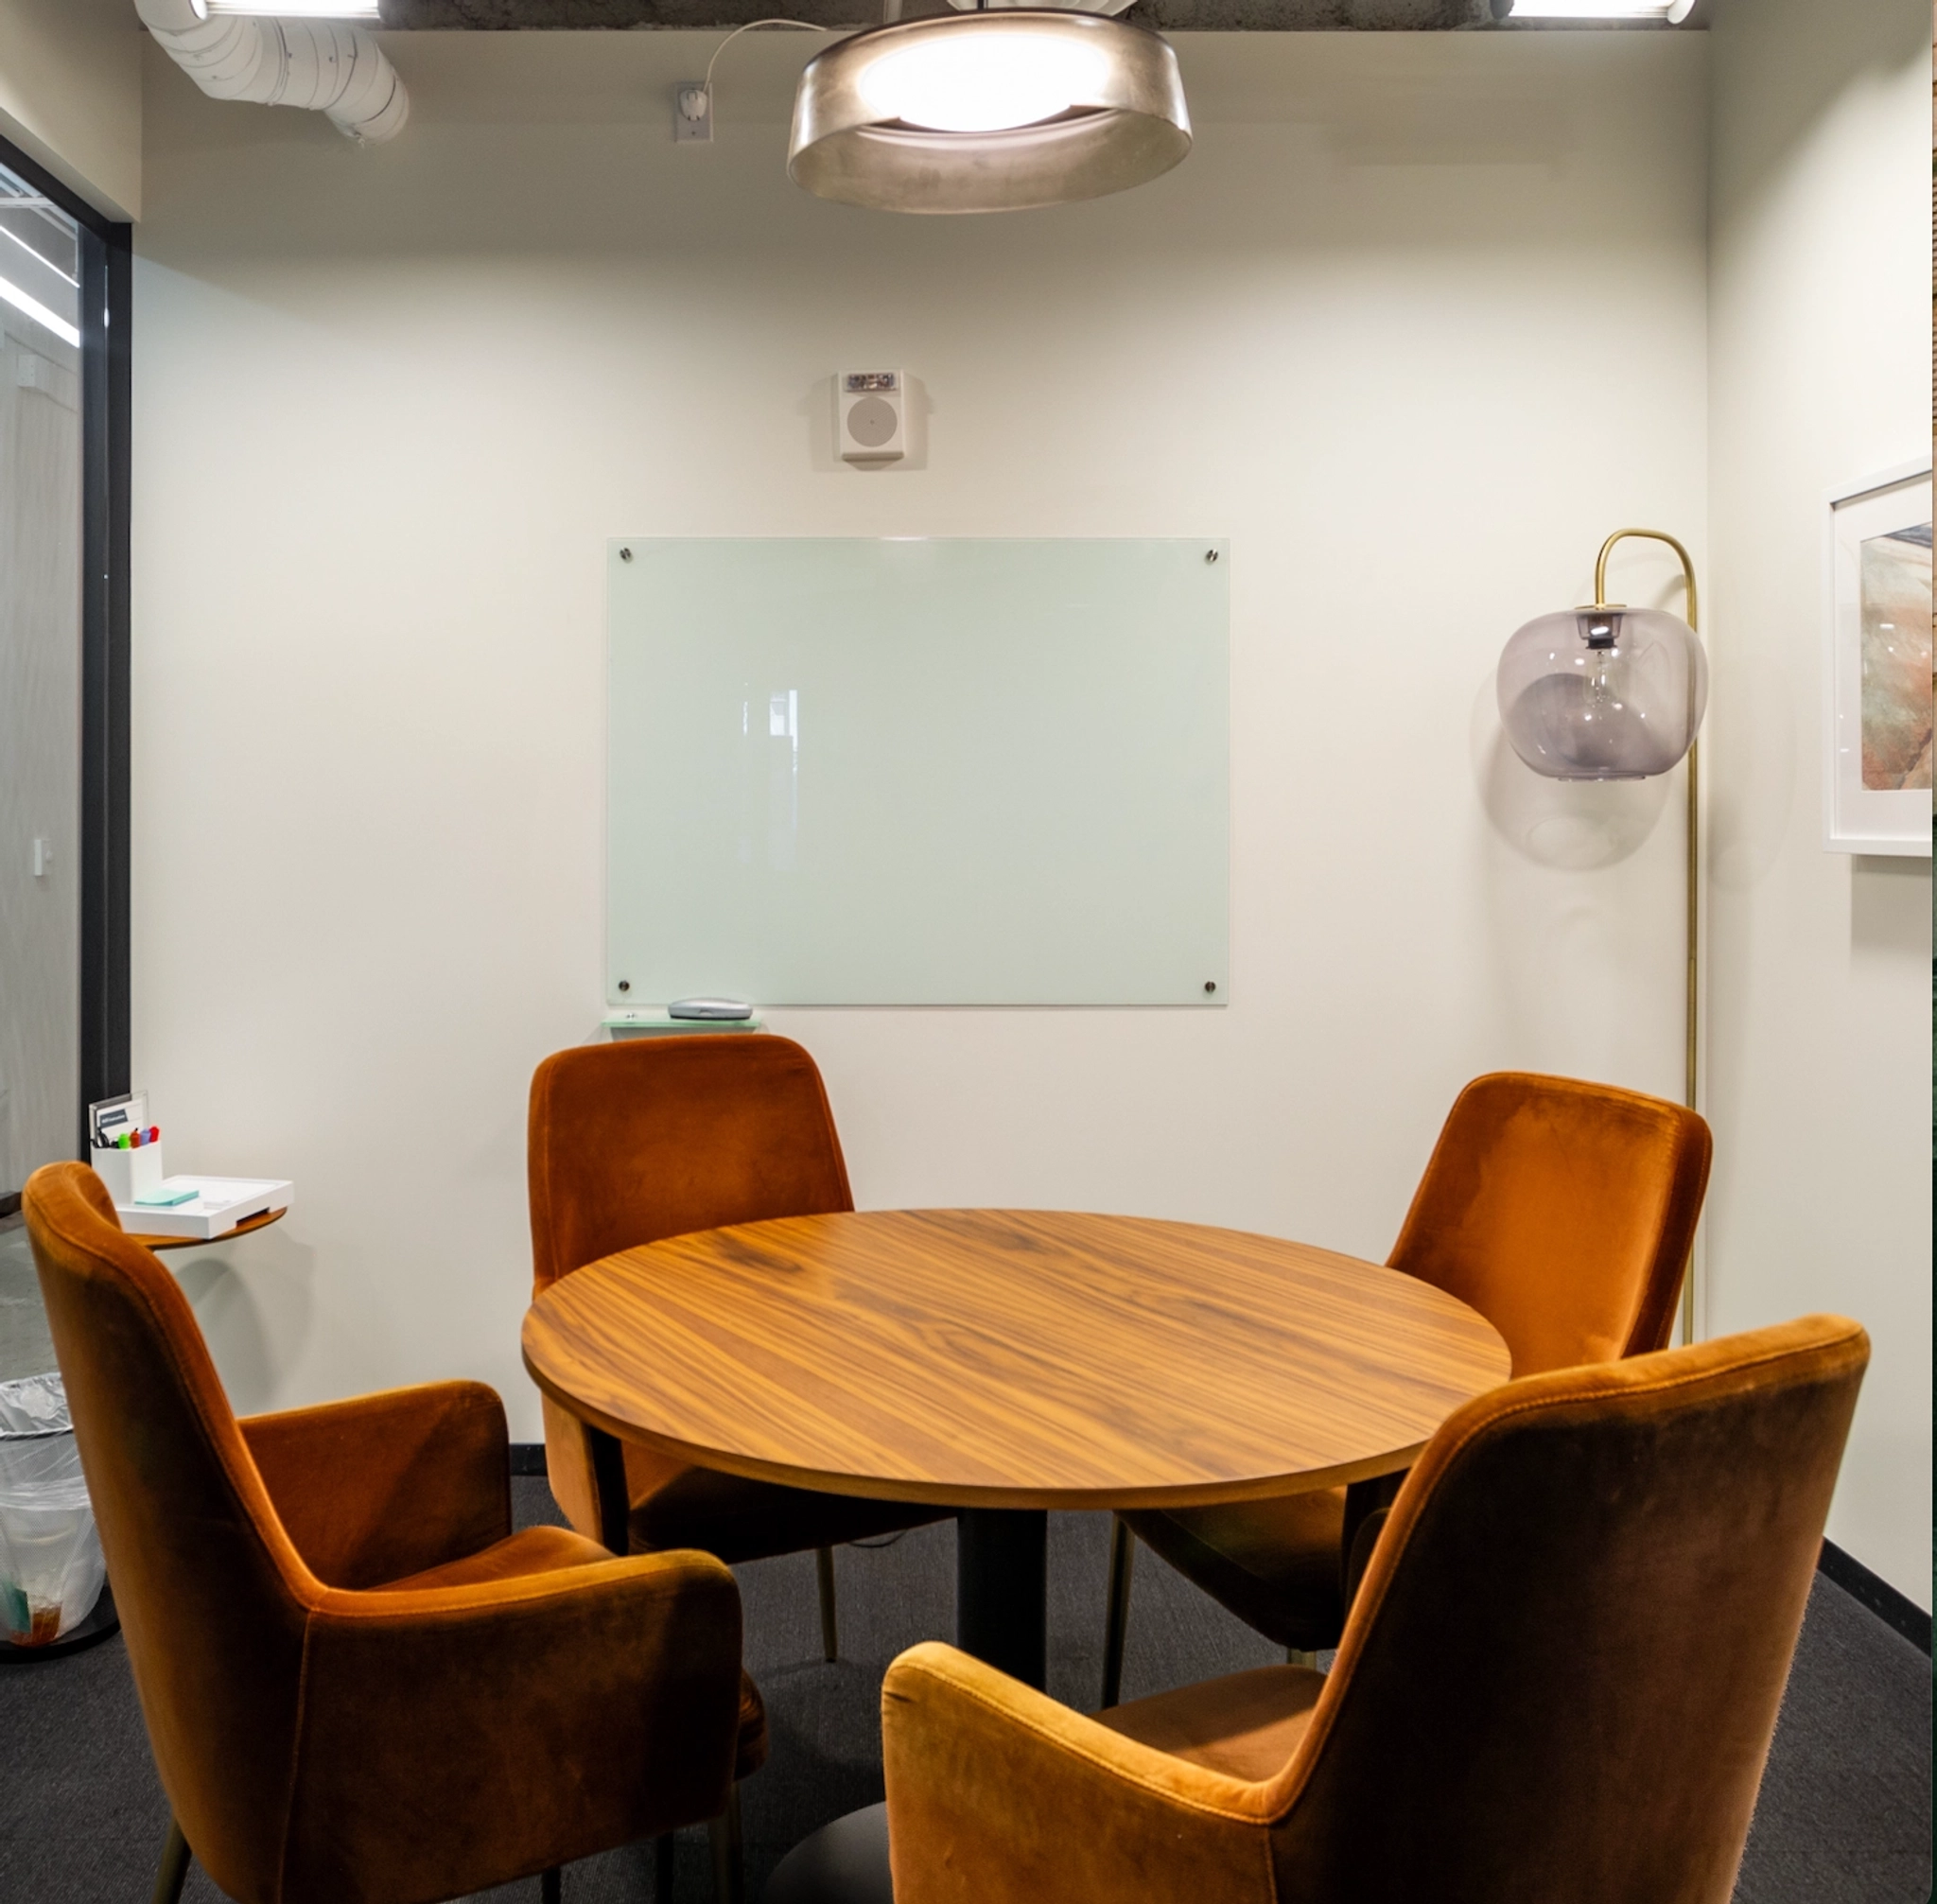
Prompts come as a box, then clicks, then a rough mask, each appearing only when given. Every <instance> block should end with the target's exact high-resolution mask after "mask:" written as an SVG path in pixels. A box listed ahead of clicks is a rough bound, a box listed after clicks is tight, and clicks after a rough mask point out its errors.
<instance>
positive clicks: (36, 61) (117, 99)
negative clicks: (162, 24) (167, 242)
mask: <svg viewBox="0 0 1937 1904" xmlns="http://www.w3.org/2000/svg"><path fill="white" fill-rule="evenodd" d="M145 37H146V36H145V35H144V34H143V32H142V30H141V23H140V22H139V21H138V20H137V19H136V18H135V13H134V7H133V4H132V0H0V137H5V138H9V139H11V140H12V141H13V143H14V144H15V145H16V146H18V147H20V148H21V149H22V150H23V151H25V152H26V153H27V154H28V155H29V156H30V157H32V158H35V159H38V160H39V161H40V162H41V164H42V165H44V166H46V168H47V169H48V170H49V171H50V172H52V173H53V174H54V176H55V177H56V178H58V179H60V180H61V182H62V183H64V184H66V185H69V186H71V187H72V188H73V189H74V190H75V191H77V192H79V194H80V196H81V197H82V198H84V199H86V200H87V201H88V202H89V203H90V204H92V205H94V206H96V207H97V208H98V209H99V210H101V211H103V212H106V213H107V214H108V216H109V217H110V218H139V217H140V216H141V49H142V44H143V41H144V39H145Z"/></svg>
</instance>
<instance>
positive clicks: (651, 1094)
mask: <svg viewBox="0 0 1937 1904" xmlns="http://www.w3.org/2000/svg"><path fill="white" fill-rule="evenodd" d="M527 1159H528V1165H529V1169H530V1177H531V1203H532V1259H533V1270H534V1273H533V1289H532V1294H533V1296H534V1297H537V1296H542V1295H543V1294H544V1293H545V1291H546V1290H547V1289H549V1288H550V1286H551V1285H552V1284H554V1283H555V1282H557V1281H558V1279H559V1278H560V1277H561V1276H568V1275H570V1274H571V1272H572V1271H573V1270H574V1269H583V1268H584V1267H585V1265H586V1264H588V1263H596V1262H597V1261H598V1260H599V1259H600V1258H601V1257H602V1256H611V1255H614V1254H616V1253H617V1252H618V1251H619V1250H621V1249H635V1248H637V1246H638V1245H640V1244H643V1243H656V1242H658V1241H659V1239H660V1238H661V1237H665V1236H683V1235H685V1234H687V1233H688V1232H689V1231H694V1230H717V1229H721V1228H724V1226H725V1225H727V1224H732V1223H758V1222H761V1221H764V1220H765V1219H766V1218H768V1217H774V1216H817V1215H821V1214H825V1213H827V1212H829V1211H835V1210H852V1209H853V1208H854V1198H853V1196H852V1194H851V1193H850V1192H849V1190H848V1188H847V1166H846V1163H845V1162H843V1160H842V1156H841V1140H840V1138H839V1136H838V1135H837V1134H836V1133H835V1130H834V1114H833V1111H832V1110H831V1109H829V1105H828V1093H827V1091H826V1089H825V1088H824V1087H823V1086H822V1083H821V1074H820V1072H819V1071H818V1069H816V1067H815V1065H814V1061H813V1059H812V1058H811V1057H809V1056H808V1055H807V1053H806V1052H805V1051H803V1050H802V1049H801V1048H800V1046H799V1045H797V1044H795V1043H794V1041H793V1040H792V1039H785V1038H775V1037H772V1036H769V1035H768V1034H765V1033H760V1032H715V1033H707V1034H703V1035H701V1036H698V1037H692V1038H676V1037H675V1038H648V1039H631V1040H628V1041H625V1042H622V1043H614V1044H591V1045H581V1046H578V1047H576V1048H575V1049H573V1050H570V1051H561V1052H558V1053H556V1054H555V1055H554V1056H553V1057H548V1058H547V1059H546V1060H545V1062H544V1063H543V1064H541V1065H540V1066H539V1067H538V1070H537V1074H536V1075H535V1076H533V1078H532V1109H531V1126H530V1142H529V1145H528V1149H527ZM545 1465H546V1468H547V1470H548V1471H549V1473H550V1477H551V1492H552V1494H554V1495H555V1496H556V1497H557V1500H558V1505H559V1506H560V1507H561V1508H562V1509H563V1510H564V1511H565V1514H566V1517H567V1519H568V1520H569V1521H570V1522H571V1524H572V1526H573V1527H575V1528H578V1529H579V1530H580V1532H582V1533H585V1534H587V1535H589V1536H592V1537H594V1538H596V1537H597V1535H598V1532H599V1496H598V1486H597V1482H596V1481H595V1479H594V1477H593V1469H592V1454H591V1446H590V1443H589V1441H587V1439H586V1434H585V1424H583V1423H582V1422H580V1421H579V1419H578V1418H577V1416H575V1415H573V1414H571V1413H570V1412H569V1411H568V1410H567V1409H566V1408H563V1407H561V1406H559V1405H558V1404H557V1403H556V1402H554V1401H552V1400H551V1399H550V1396H547V1397H546V1399H545ZM625 1473H626V1483H627V1492H628V1493H629V1494H630V1495H631V1498H632V1550H633V1551H634V1552H635V1553H653V1552H656V1551H657V1550H659V1549H660V1548H662V1547H698V1548H701V1549H702V1550H704V1551H705V1552H707V1553H709V1554H716V1555H717V1556H718V1557H719V1558H720V1559H721V1560H723V1561H727V1562H737V1561H751V1560H762V1559H765V1558H766V1557H767V1556H769V1555H771V1554H791V1553H801V1552H804V1551H805V1550H806V1549H808V1548H810V1547H811V1548H813V1549H815V1550H816V1557H817V1560H818V1563H819V1579H820V1599H821V1638H822V1644H823V1650H824V1651H825V1652H826V1654H827V1657H828V1658H829V1659H832V1658H833V1657H834V1655H835V1652H836V1651H837V1639H836V1628H835V1616H834V1554H833V1550H834V1547H835V1546H837V1545H839V1544H840V1543H842V1542H845V1541H852V1540H860V1539H864V1538H866V1537H868V1536H870V1535H876V1534H883V1533H892V1532H894V1531H896V1530H898V1529H899V1528H912V1527H920V1526H922V1525H924V1524H926V1523H928V1522H930V1521H938V1520H945V1519H947V1518H949V1515H948V1511H946V1510H944V1509H941V1508H922V1507H911V1506H909V1505H908V1503H907V1502H905V1501H868V1500H858V1499H854V1498H852V1497H850V1496H848V1495H845V1494H815V1493H811V1492H810V1491H808V1490H806V1489H803V1488H789V1487H782V1486H779V1485H777V1484H776V1483H774V1482H771V1481H754V1480H744V1479H742V1478H741V1477H740V1476H737V1475H727V1474H722V1473H719V1472H717V1471H715V1470H712V1469H707V1468H696V1467H691V1466H689V1465H688V1464H687V1463H685V1462H683V1461H680V1460H677V1459H673V1458H672V1457H670V1456H666V1455H661V1454H657V1453H655V1452H654V1451H653V1450H652V1449H650V1448H644V1447H639V1446H637V1445H636V1444H634V1443H631V1442H628V1443H627V1444H626V1446H625Z"/></svg>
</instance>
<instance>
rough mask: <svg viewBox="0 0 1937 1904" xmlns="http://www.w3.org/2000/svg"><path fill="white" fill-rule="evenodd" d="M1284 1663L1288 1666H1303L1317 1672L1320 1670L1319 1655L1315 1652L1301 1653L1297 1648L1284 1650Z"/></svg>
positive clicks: (1290, 1647) (1291, 1647)
mask: <svg viewBox="0 0 1937 1904" xmlns="http://www.w3.org/2000/svg"><path fill="white" fill-rule="evenodd" d="M1284 1663H1285V1665H1286V1666H1301V1667H1304V1668H1307V1669H1308V1670H1310V1671H1313V1672H1316V1671H1317V1670H1318V1654H1317V1653H1315V1652H1300V1651H1299V1649H1298V1648H1297V1647H1295V1646H1288V1647H1286V1648H1285V1649H1284Z"/></svg>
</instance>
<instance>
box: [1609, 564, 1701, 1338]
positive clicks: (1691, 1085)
mask: <svg viewBox="0 0 1937 1904" xmlns="http://www.w3.org/2000/svg"><path fill="white" fill-rule="evenodd" d="M1627 536H1637V537H1639V538H1640V539H1642V540H1643V541H1647V542H1665V543H1667V546H1668V547H1669V548H1670V549H1672V550H1674V551H1675V553H1676V554H1677V555H1678V556H1680V557H1681V559H1682V578H1683V580H1684V583H1685V584H1686V585H1687V590H1688V627H1689V629H1690V631H1691V632H1694V633H1697V634H1699V633H1700V630H1701V623H1700V622H1699V621H1698V620H1696V616H1697V614H1698V612H1699V610H1698V608H1697V605H1696V596H1695V563H1694V560H1693V558H1692V557H1690V555H1689V553H1688V551H1687V550H1686V549H1684V547H1683V546H1682V544H1681V543H1680V542H1678V541H1677V540H1676V539H1675V538H1674V537H1673V536H1672V535H1669V534H1668V533H1667V532H1666V531H1664V530H1660V529H1617V530H1615V531H1614V533H1613V534H1612V535H1610V536H1609V537H1608V539H1607V540H1606V541H1605V542H1603V543H1602V544H1601V546H1600V553H1599V554H1598V555H1597V557H1596V558H1595V563H1594V601H1595V605H1596V607H1605V606H1608V605H1610V604H1609V603H1608V555H1609V552H1610V551H1611V550H1613V548H1614V544H1615V543H1617V542H1619V541H1621V540H1622V539H1623V538H1624V537H1627ZM1686 856H1687V865H1686V874H1687V895H1686V898H1687V981H1686V986H1687V988H1686V994H1685V997H1684V1028H1685V1034H1686V1044H1685V1049H1684V1055H1683V1076H1682V1096H1683V1101H1684V1103H1685V1104H1686V1105H1687V1107H1688V1109H1690V1110H1695V1109H1700V1107H1699V1106H1698V1105H1697V1103H1696V1101H1695V1099H1696V1090H1697V1086H1698V1085H1699V1084H1700V1082H1701V1078H1700V1075H1699V1071H1698V1066H1699V1064H1700V1054H1701V983H1700V976H1701V964H1700V953H1701V742H1697V741H1691V742H1689V743H1688V827H1687V846H1686ZM1694 1339H1695V1258H1694V1254H1693V1252H1692V1251H1690V1253H1689V1257H1688V1266H1687V1269H1686V1271H1685V1272H1684V1275H1683V1277H1682V1340H1683V1341H1684V1342H1692V1341H1693V1340H1694Z"/></svg>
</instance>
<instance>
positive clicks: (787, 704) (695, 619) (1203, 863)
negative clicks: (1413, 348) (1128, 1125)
mask: <svg viewBox="0 0 1937 1904" xmlns="http://www.w3.org/2000/svg"><path fill="white" fill-rule="evenodd" d="M609 570H610V657H609V673H608V693H609V710H608V748H609V753H608V782H607V786H608V811H607V922H608V945H607V957H608V963H607V971H606V984H607V999H608V1002H609V1003H610V1004H614V1005H638V1004H650V1003H657V1002H660V1001H663V1000H667V999H675V998H681V997H685V996H688V995H689V994H696V993H706V994H710V995H725V996H731V997H740V998H744V999H747V1000H750V1001H753V1002H755V1003H758V1004H762V1005H784V1004H1198V1005H1204V1004H1212V1005H1218V1004H1225V1003H1226V1002H1227V1001H1228V999H1229V997H1230V974H1229V959H1230V952H1229V924H1228V914H1229V882H1230V873H1229V865H1230V837H1229V835H1230V825H1229V778H1230V776H1229V752H1230V711H1229V619H1230V618H1229V598H1230V588H1229V575H1230V561H1229V558H1228V555H1227V553H1226V551H1225V550H1224V549H1223V547H1222V546H1221V545H1219V544H1215V543H1210V542H1204V541H1181V540H1163V541H1131V540H1123V541H1104V540H1094V541H1082V540H1072V541H967V540H929V539H917V538H898V539H894V540H884V541H874V540H858V539H857V540H847V539H833V538H814V539H799V540H778V539H776V540H730V539H706V540H656V541H655V540H653V539H650V538H633V539H622V540H620V541H616V542H614V543H613V545H612V550H611V559H610V563H609Z"/></svg>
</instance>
